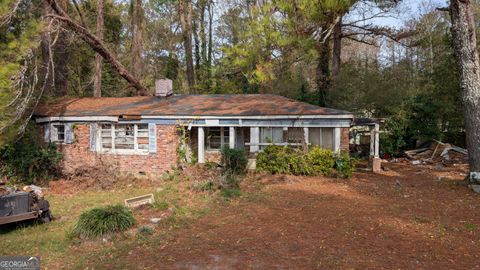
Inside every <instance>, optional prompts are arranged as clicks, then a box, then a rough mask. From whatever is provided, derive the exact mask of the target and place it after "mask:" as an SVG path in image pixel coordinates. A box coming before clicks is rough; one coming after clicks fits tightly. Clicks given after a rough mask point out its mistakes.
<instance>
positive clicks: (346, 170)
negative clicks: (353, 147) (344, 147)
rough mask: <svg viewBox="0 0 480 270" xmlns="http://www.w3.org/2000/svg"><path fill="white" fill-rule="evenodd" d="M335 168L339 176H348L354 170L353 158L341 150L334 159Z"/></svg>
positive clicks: (350, 175)
mask: <svg viewBox="0 0 480 270" xmlns="http://www.w3.org/2000/svg"><path fill="white" fill-rule="evenodd" d="M335 169H336V170H337V172H338V173H339V174H340V176H341V177H344V178H350V177H352V175H353V172H354V171H355V160H354V159H353V158H351V157H350V156H349V155H347V154H346V153H343V152H342V153H340V155H339V156H338V157H337V159H336V160H335Z"/></svg>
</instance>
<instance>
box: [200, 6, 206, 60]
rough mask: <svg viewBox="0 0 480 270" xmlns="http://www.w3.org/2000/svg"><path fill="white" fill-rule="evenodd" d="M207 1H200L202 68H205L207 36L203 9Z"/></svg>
mask: <svg viewBox="0 0 480 270" xmlns="http://www.w3.org/2000/svg"><path fill="white" fill-rule="evenodd" d="M206 1H207V0H200V1H199V2H200V7H199V8H200V10H199V12H200V16H199V20H200V38H201V39H202V66H203V67H205V65H206V63H207V35H206V32H205V8H206Z"/></svg>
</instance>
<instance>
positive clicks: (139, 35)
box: [132, 0, 143, 95]
mask: <svg viewBox="0 0 480 270" xmlns="http://www.w3.org/2000/svg"><path fill="white" fill-rule="evenodd" d="M142 41H143V7H142V0H133V12H132V56H133V70H132V73H133V76H134V77H135V78H138V79H140V78H141V77H142V69H143V66H142V52H143V48H142ZM138 94H139V93H138V91H137V95H138Z"/></svg>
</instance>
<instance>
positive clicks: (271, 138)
mask: <svg viewBox="0 0 480 270" xmlns="http://www.w3.org/2000/svg"><path fill="white" fill-rule="evenodd" d="M283 142H284V140H283V128H281V127H262V128H260V149H262V150H263V149H265V147H266V146H267V145H269V144H282V143H283Z"/></svg>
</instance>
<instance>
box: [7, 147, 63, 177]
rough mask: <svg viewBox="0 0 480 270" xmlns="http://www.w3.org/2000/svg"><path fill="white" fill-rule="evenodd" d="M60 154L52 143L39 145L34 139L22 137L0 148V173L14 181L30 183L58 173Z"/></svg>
mask: <svg viewBox="0 0 480 270" xmlns="http://www.w3.org/2000/svg"><path fill="white" fill-rule="evenodd" d="M61 159H62V155H61V153H60V152H59V151H57V148H56V146H55V145H54V144H49V145H46V146H44V145H41V144H39V143H38V142H37V141H36V140H34V139H28V138H25V139H22V140H20V141H17V142H15V143H12V144H8V145H5V146H4V147H3V148H1V149H0V174H1V175H2V176H4V177H6V178H8V179H11V180H14V181H21V182H23V183H26V184H31V183H33V182H35V181H37V180H40V179H50V178H52V177H54V176H57V175H58V174H59V171H60V170H59V167H58V163H59V162H60V160H61Z"/></svg>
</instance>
